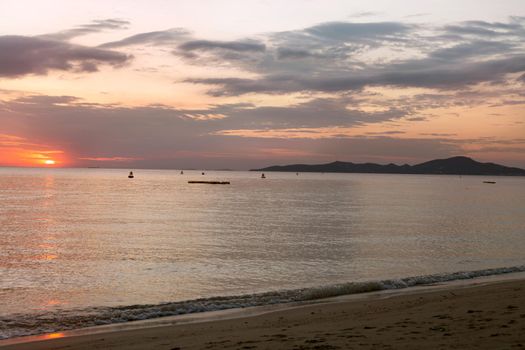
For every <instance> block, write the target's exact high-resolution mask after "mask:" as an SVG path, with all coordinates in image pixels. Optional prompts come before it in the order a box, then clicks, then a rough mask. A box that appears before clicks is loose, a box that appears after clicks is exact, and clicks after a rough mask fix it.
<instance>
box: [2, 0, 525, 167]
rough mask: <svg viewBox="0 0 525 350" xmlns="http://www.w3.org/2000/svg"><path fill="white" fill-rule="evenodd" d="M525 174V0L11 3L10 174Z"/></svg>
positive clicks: (6, 34)
mask: <svg viewBox="0 0 525 350" xmlns="http://www.w3.org/2000/svg"><path fill="white" fill-rule="evenodd" d="M456 155H466V156H470V157H472V158H474V159H476V160H479V161H484V162H496V163H501V164H505V165H509V166H518V167H523V168H525V2H524V1H523V0H500V1H493V0H476V1H474V0H462V1H457V0H453V1H450V0H428V1H421V0H419V1H416V0H400V1H390V0H368V1H348V0H345V1H342V0H341V1H337V0H301V1H299V0H288V1H282V0H281V1H274V0H257V1H256V0H222V1H219V0H208V1H205V0H191V1H185V0H177V1H168V0H148V1H143V0H126V1H124V0H118V1H117V0H115V1H110V0H105V1H103V0H90V1H85V0H76V1H58V0H53V1H51V0H38V1H37V0H16V1H12V0H2V1H1V2H0V166H30V167H38V166H42V167H88V166H99V167H117V168H129V169H135V168H156V169H163V168H172V169H189V168H195V169H236V170H245V169H250V168H259V167H265V166H269V165H276V164H296V163H309V164H317V163H328V162H332V161H336V160H339V161H351V162H376V163H391V162H393V163H397V164H404V163H408V164H416V163H419V162H423V161H427V160H431V159H435V158H446V157H450V156H456Z"/></svg>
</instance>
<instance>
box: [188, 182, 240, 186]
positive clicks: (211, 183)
mask: <svg viewBox="0 0 525 350" xmlns="http://www.w3.org/2000/svg"><path fill="white" fill-rule="evenodd" d="M188 183H189V184H210V185H229V184H230V181H188Z"/></svg>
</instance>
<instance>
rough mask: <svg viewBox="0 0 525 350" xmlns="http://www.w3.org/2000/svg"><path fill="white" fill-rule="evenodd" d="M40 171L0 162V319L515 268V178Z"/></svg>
mask: <svg viewBox="0 0 525 350" xmlns="http://www.w3.org/2000/svg"><path fill="white" fill-rule="evenodd" d="M42 172H43V170H33V169H8V170H5V169H0V180H1V181H0V200H1V202H2V203H3V205H2V206H0V247H2V249H0V268H1V269H2V271H1V272H2V278H1V279H0V288H1V290H2V291H3V292H2V293H3V294H2V298H0V312H1V313H10V312H21V311H24V310H28V309H29V310H42V309H43V308H44V309H46V310H48V309H49V310H51V309H53V308H55V309H58V308H63V306H64V305H65V304H67V306H68V307H71V308H74V307H85V306H103V305H116V304H121V305H130V304H144V303H158V302H163V301H174V300H184V299H194V298H197V297H205V296H212V295H227V294H241V293H249V292H256V291H267V290H276V289H283V288H296V287H302V286H309V285H322V284H329V283H337V282H343V281H357V280H363V279H383V278H386V277H392V276H409V275H418V274H427V273H436V272H447V271H458V270H469V269H471V270H475V269H482V268H487V267H499V266H508V265H515V264H518V263H523V262H524V261H523V253H522V252H523V250H524V249H525V241H524V239H523V237H521V235H522V234H523V232H525V180H524V179H519V178H502V179H501V180H498V185H497V186H490V187H489V186H482V184H481V183H480V181H479V179H478V178H475V177H472V178H471V177H463V178H462V179H461V180H458V179H457V177H446V176H443V177H440V176H432V177H425V176H380V175H378V176H373V175H347V174H324V175H321V174H301V176H299V177H297V176H296V175H295V173H293V174H278V173H272V175H271V176H268V177H267V179H266V180H265V181H263V182H261V181H260V178H259V176H260V174H257V173H248V172H246V173H242V172H239V173H236V172H207V173H206V174H207V175H206V176H208V177H210V179H211V178H213V179H214V180H215V179H216V180H231V185H230V186H219V187H217V186H188V184H187V181H188V179H191V178H192V177H193V176H195V177H200V176H202V175H200V172H198V171H194V172H192V171H185V174H184V176H183V177H181V176H180V175H179V174H178V172H170V171H146V170H144V171H141V176H140V177H139V178H136V179H135V180H137V181H131V182H130V181H128V179H127V178H126V175H127V172H124V173H123V172H122V171H120V170H104V169H89V170H87V169H85V170H82V169H75V170H74V169H69V170H68V169H62V170H57V169H53V170H51V169H49V170H46V171H44V173H42ZM116 291H118V293H117V292H116Z"/></svg>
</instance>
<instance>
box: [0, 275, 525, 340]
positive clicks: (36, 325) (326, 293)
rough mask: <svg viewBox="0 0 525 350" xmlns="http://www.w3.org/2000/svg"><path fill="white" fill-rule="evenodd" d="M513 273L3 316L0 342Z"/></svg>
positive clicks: (420, 278) (433, 277)
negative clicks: (162, 318) (157, 319)
mask: <svg viewBox="0 0 525 350" xmlns="http://www.w3.org/2000/svg"><path fill="white" fill-rule="evenodd" d="M513 272H525V265H521V266H513V267H503V268H493V269H485V270H476V271H462V272H454V273H448V274H433V275H423V276H414V277H406V278H400V279H387V280H381V281H365V282H348V283H340V284H333V285H327V286H320V287H312V288H300V289H291V290H281V291H273V292H266V293H255V294H245V295H235V296H222V297H211V298H201V299H194V300H187V301H180V302H170V303H162V304H154V305H152V304H146V305H129V306H120V307H93V308H87V309H70V310H61V311H54V312H46V313H39V314H11V315H7V316H1V317H0V339H8V338H13V337H21V336H27V335H35V334H43V333H51V332H58V331H65V330H71V329H79V328H85V327H93V326H99V325H107V324H113V323H122V322H129V321H138V320H146V319H152V318H158V317H165V316H175V315H182V314H189V313H195V312H204V311H217V310H225V309H233V308H245V307H250V306H262V305H270V304H282V303H290V302H300V301H312V300H316V299H322V298H328V297H335V296H340V295H347V294H357V293H366V292H373V291H380V290H388V289H403V288H409V287H414V286H421V285H429V284H435V283H443V282H450V281H456V280H466V279H473V278H477V277H484V276H494V275H501V274H508V273H513Z"/></svg>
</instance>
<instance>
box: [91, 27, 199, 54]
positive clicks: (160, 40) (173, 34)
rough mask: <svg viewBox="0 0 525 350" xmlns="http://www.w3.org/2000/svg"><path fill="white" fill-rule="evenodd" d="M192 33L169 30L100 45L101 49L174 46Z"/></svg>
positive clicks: (181, 29)
mask: <svg viewBox="0 0 525 350" xmlns="http://www.w3.org/2000/svg"><path fill="white" fill-rule="evenodd" d="M189 36H190V32H189V31H188V30H186V29H184V28H172V29H168V30H161V31H154V32H147V33H140V34H136V35H132V36H129V37H127V38H124V39H122V40H118V41H112V42H107V43H104V44H102V45H99V47H100V48H111V49H112V48H117V47H125V46H133V45H146V44H149V45H168V46H171V45H174V44H175V43H177V42H180V41H181V40H184V39H187V38H188V37H189Z"/></svg>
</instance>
